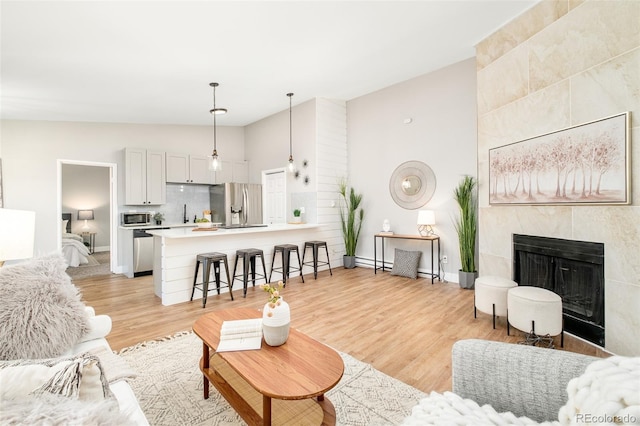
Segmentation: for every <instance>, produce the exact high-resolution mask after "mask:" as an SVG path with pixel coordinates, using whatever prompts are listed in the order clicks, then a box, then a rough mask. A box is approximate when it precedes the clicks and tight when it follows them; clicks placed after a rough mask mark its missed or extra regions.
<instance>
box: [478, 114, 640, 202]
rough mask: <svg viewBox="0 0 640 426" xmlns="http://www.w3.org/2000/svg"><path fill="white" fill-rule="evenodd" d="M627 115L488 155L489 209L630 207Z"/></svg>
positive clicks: (503, 148)
mask: <svg viewBox="0 0 640 426" xmlns="http://www.w3.org/2000/svg"><path fill="white" fill-rule="evenodd" d="M629 119H630V113H629V112H624V113H621V114H617V115H614V116H611V117H606V118H602V119H599V120H595V121H591V122H589V123H584V124H579V125H577V126H572V127H569V128H567V129H563V130H558V131H555V132H551V133H547V134H544V135H541V136H536V137H533V138H530V139H525V140H523V141H519V142H515V143H512V144H509V145H505V146H501V147H498V148H493V149H490V150H489V182H490V185H489V203H490V204H630V203H631V191H630V165H631V159H630V135H629Z"/></svg>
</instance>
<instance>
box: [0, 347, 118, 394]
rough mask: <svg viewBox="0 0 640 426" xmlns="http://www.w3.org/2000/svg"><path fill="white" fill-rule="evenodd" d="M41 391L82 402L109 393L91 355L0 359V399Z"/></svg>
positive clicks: (96, 359)
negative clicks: (37, 358) (35, 358)
mask: <svg viewBox="0 0 640 426" xmlns="http://www.w3.org/2000/svg"><path fill="white" fill-rule="evenodd" d="M45 393H49V394H54V395H62V396H65V397H69V398H76V399H81V400H84V401H98V400H102V399H105V398H110V397H112V396H113V394H112V393H111V390H110V389H109V384H108V383H107V378H106V376H105V374H104V370H103V369H102V366H101V364H100V360H99V358H98V357H97V356H95V355H90V354H88V353H84V354H80V355H76V356H73V357H68V358H51V359H42V360H16V361H0V401H2V402H3V403H4V402H5V401H11V400H15V399H21V398H26V397H28V396H30V395H31V396H34V395H36V396H37V395H42V394H45Z"/></svg>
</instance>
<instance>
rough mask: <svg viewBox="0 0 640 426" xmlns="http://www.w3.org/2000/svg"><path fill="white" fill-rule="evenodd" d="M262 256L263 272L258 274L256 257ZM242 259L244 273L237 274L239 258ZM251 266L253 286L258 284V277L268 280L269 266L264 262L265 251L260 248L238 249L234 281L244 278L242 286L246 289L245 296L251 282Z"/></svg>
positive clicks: (234, 267)
mask: <svg viewBox="0 0 640 426" xmlns="http://www.w3.org/2000/svg"><path fill="white" fill-rule="evenodd" d="M258 256H260V259H262V274H256V258H257V257H258ZM239 259H242V274H238V275H236V269H237V267H238V260H239ZM249 268H251V280H252V281H253V286H254V287H255V286H256V278H257V279H264V280H265V282H266V281H267V268H266V266H265V264H264V252H263V251H262V250H260V249H255V248H248V249H240V250H236V261H235V263H234V265H233V281H234V282H235V280H237V279H240V278H238V277H241V278H242V287H243V290H244V296H243V297H247V287H248V284H249Z"/></svg>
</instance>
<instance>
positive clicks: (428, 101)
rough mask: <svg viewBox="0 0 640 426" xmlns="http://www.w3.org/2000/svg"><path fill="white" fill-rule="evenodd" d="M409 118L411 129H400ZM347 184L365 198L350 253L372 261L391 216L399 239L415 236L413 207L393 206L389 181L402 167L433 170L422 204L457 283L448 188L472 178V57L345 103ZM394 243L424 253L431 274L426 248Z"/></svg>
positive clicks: (453, 208) (406, 126)
mask: <svg viewBox="0 0 640 426" xmlns="http://www.w3.org/2000/svg"><path fill="white" fill-rule="evenodd" d="M405 118H411V119H412V122H411V123H410V124H404V123H403V121H404V119H405ZM347 140H348V151H349V154H348V155H349V162H348V170H349V171H350V177H349V178H350V183H351V184H352V185H353V186H354V188H355V189H356V191H357V192H361V193H363V205H364V210H365V222H364V226H363V228H362V234H361V240H360V243H359V244H358V249H357V253H356V255H357V256H358V257H366V258H371V259H373V234H375V233H376V232H379V231H380V230H381V229H382V222H383V221H384V219H389V221H390V222H391V228H392V230H393V231H394V232H395V233H397V234H413V235H417V233H418V232H417V226H416V220H417V218H418V210H405V209H403V208H402V207H400V206H398V205H397V204H395V202H394V201H393V199H392V198H391V194H390V192H389V179H390V177H391V174H392V173H393V171H394V170H395V169H396V167H398V166H399V165H400V164H401V163H404V162H405V161H410V160H417V161H422V162H424V163H425V164H427V165H428V166H429V167H431V169H433V171H434V173H435V176H436V181H437V184H436V190H435V193H434V195H433V198H432V199H431V200H430V201H429V202H428V203H427V204H426V205H425V206H424V207H423V208H424V209H430V210H434V211H435V214H436V221H437V224H436V226H435V227H434V229H435V232H436V233H437V234H438V235H439V236H440V238H441V244H442V253H443V254H446V255H447V256H448V258H449V263H448V264H447V265H444V266H445V270H446V272H447V276H446V278H447V280H450V281H456V282H457V279H458V278H457V271H458V269H459V268H460V257H459V254H458V242H457V236H456V233H455V230H454V227H453V222H452V217H453V216H454V215H455V214H456V213H457V206H456V204H455V202H454V201H453V198H452V193H453V188H454V187H455V186H456V185H457V183H458V181H459V180H460V179H461V178H462V176H463V175H466V174H468V175H473V176H476V174H477V172H476V169H477V166H476V162H477V151H476V149H477V148H476V144H477V138H476V66H475V59H469V60H466V61H462V62H459V63H457V64H454V65H451V66H449V67H446V68H443V69H441V70H439V71H436V72H433V73H430V74H426V75H423V76H420V77H417V78H414V79H412V80H408V81H405V82H403V83H400V84H396V85H394V86H391V87H388V88H385V89H382V90H379V91H377V92H374V93H371V94H369V95H366V96H362V97H360V98H357V99H354V100H352V101H349V102H347ZM394 246H397V247H404V248H405V249H409V248H411V249H415V250H423V254H424V255H423V257H422V260H421V266H420V268H421V269H426V270H429V269H430V266H431V265H430V261H429V263H428V264H427V262H426V260H427V257H429V249H428V247H426V245H425V244H424V243H421V242H415V243H412V242H407V241H401V240H397V241H389V243H388V246H387V247H388V253H389V256H388V257H387V256H386V254H387V253H385V259H391V258H392V257H393V250H392V248H393V247H394Z"/></svg>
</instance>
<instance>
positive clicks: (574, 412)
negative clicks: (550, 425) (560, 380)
mask: <svg viewBox="0 0 640 426" xmlns="http://www.w3.org/2000/svg"><path fill="white" fill-rule="evenodd" d="M567 393H568V394H569V400H568V401H567V403H566V404H565V405H564V406H563V407H562V408H561V409H560V413H559V414H558V419H559V420H560V422H561V423H562V424H565V425H591V424H593V425H595V424H597V425H609V424H611V425H614V424H625V425H627V424H639V425H640V358H638V357H636V358H627V357H621V356H612V357H610V358H604V359H602V360H598V361H595V362H593V363H591V364H589V366H588V367H587V369H586V370H585V372H584V374H582V375H581V376H580V377H576V378H575V379H573V380H571V381H570V382H569V384H568V385H567Z"/></svg>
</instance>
